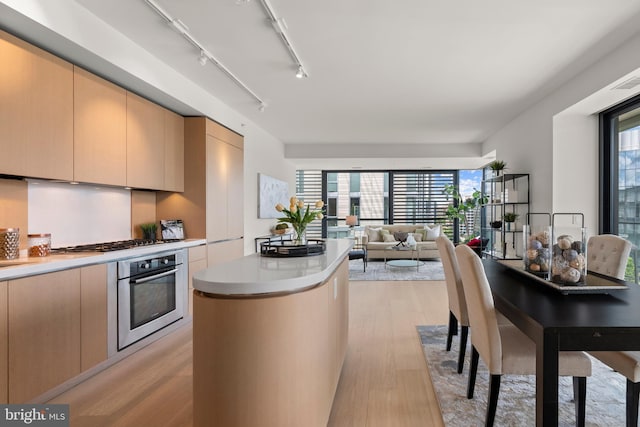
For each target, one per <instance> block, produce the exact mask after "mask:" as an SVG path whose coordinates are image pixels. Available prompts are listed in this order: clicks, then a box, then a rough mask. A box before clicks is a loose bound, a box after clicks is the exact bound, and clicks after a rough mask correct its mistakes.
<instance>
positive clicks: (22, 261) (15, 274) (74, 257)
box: [0, 239, 206, 280]
mask: <svg viewBox="0 0 640 427" xmlns="http://www.w3.org/2000/svg"><path fill="white" fill-rule="evenodd" d="M204 244H206V240H205V239H187V240H182V241H180V242H171V243H162V244H156V245H149V246H141V247H137V248H133V249H125V250H121V251H112V252H84V253H67V254H59V255H49V256H46V257H20V258H18V259H10V260H1V261H0V280H9V279H17V278H19V277H25V276H33V275H36V274H43V273H51V272H54V271H60V270H67V269H69V268H77V267H83V266H86V265H92V264H104V263H108V262H113V261H118V260H121V259H126V258H135V257H139V256H144V255H150V254H156V253H160V252H165V251H172V250H176V249H184V248H189V247H192V246H200V245H204Z"/></svg>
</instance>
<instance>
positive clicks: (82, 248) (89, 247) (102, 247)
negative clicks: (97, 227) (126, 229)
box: [51, 239, 178, 254]
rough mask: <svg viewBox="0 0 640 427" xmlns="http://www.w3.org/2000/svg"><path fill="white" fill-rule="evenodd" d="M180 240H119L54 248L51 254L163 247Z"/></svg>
mask: <svg viewBox="0 0 640 427" xmlns="http://www.w3.org/2000/svg"><path fill="white" fill-rule="evenodd" d="M177 241H178V240H146V239H132V240H118V241H115V242H103V243H90V244H86V245H78V246H67V247H61V248H52V249H51V253H57V254H65V253H74V252H112V251H120V250H123V249H132V248H137V247H141V246H151V245H161V244H163V243H170V242H177Z"/></svg>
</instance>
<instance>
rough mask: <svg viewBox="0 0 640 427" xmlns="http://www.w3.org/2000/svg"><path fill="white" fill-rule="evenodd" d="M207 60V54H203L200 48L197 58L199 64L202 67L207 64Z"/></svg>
mask: <svg viewBox="0 0 640 427" xmlns="http://www.w3.org/2000/svg"><path fill="white" fill-rule="evenodd" d="M208 61H209V58H208V57H207V55H205V53H204V50H201V51H200V58H198V62H199V63H200V65H202V66H203V67H204V66H205V65H207V62H208Z"/></svg>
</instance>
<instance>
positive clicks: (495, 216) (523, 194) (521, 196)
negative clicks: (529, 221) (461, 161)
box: [480, 171, 530, 259]
mask: <svg viewBox="0 0 640 427" xmlns="http://www.w3.org/2000/svg"><path fill="white" fill-rule="evenodd" d="M486 173H487V171H485V179H484V180H483V181H482V194H483V196H486V198H487V199H488V200H489V203H486V204H484V205H483V206H482V212H481V227H480V232H481V237H482V239H483V240H485V239H486V241H487V247H486V249H485V250H484V251H483V252H482V254H483V256H484V257H488V258H497V259H521V257H522V256H523V254H524V248H523V246H524V244H523V242H522V227H519V226H517V225H516V224H514V225H512V229H511V230H507V229H506V227H505V225H504V218H503V216H504V214H505V213H508V212H513V213H516V214H517V215H518V218H517V220H516V222H521V221H524V220H525V218H526V216H527V213H528V212H529V204H530V192H529V174H525V173H514V174H503V175H500V176H488V177H487V176H486ZM498 200H499V202H498ZM494 221H502V227H500V228H493V227H491V226H490V223H492V222H494ZM516 226H517V227H518V228H517V229H516V228H515V227H516Z"/></svg>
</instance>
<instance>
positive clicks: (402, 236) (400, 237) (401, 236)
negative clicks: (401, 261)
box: [393, 231, 409, 242]
mask: <svg viewBox="0 0 640 427" xmlns="http://www.w3.org/2000/svg"><path fill="white" fill-rule="evenodd" d="M407 236H409V233H407V232H404V231H395V232H394V233H393V237H394V238H395V239H396V240H397V241H398V242H404V241H405V240H407Z"/></svg>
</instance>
